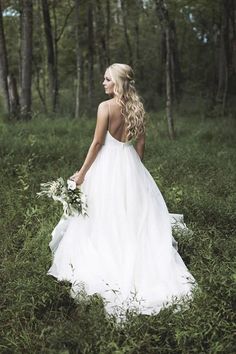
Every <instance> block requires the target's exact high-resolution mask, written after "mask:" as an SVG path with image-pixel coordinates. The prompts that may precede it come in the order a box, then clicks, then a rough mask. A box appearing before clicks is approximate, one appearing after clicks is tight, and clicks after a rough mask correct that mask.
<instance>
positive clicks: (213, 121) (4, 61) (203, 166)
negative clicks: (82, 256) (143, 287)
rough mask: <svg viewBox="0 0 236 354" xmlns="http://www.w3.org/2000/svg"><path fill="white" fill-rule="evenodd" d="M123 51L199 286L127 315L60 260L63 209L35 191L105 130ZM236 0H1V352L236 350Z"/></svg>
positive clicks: (72, 165) (153, 162)
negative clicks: (81, 289)
mask: <svg viewBox="0 0 236 354" xmlns="http://www.w3.org/2000/svg"><path fill="white" fill-rule="evenodd" d="M112 63H127V64H129V65H131V67H132V68H133V69H134V73H135V86H136V88H137V91H138V93H139V95H140V96H141V99H142V102H143V104H144V107H145V111H146V116H147V118H148V119H147V130H146V146H145V154H144V165H145V166H146V167H147V169H148V170H149V171H150V173H151V175H152V177H153V178H154V180H155V182H156V184H157V185H158V187H159V188H160V190H161V192H162V193H163V196H164V199H165V200H166V203H167V206H168V209H169V210H170V212H173V213H182V214H183V215H184V220H185V222H186V224H187V226H188V228H189V232H187V231H185V232H184V231H181V230H178V229H176V230H174V231H173V232H174V237H175V238H176V240H177V241H178V246H179V252H180V254H181V257H182V258H183V260H184V262H185V263H186V265H187V267H188V268H189V269H190V270H191V273H192V274H193V275H194V277H195V278H196V279H197V282H198V284H199V286H200V291H198V292H196V294H195V298H194V301H193V302H192V304H191V306H190V308H189V309H187V310H183V311H181V312H175V311H172V310H173V309H171V308H167V309H164V310H162V311H161V312H160V313H159V314H158V315H153V316H142V315H140V316H137V315H135V314H133V313H132V312H131V313H130V314H129V316H128V321H127V322H125V323H121V324H119V325H117V323H116V321H115V320H114V318H107V317H106V316H104V308H103V303H102V300H101V298H99V297H98V296H96V295H95V296H92V297H91V298H90V299H89V300H88V299H87V300H86V301H84V302H81V303H75V302H74V301H73V300H72V298H71V297H70V296H69V284H68V283H67V282H62V283H59V282H56V281H55V280H54V279H52V278H51V277H49V276H48V275H47V274H46V273H47V269H48V268H49V266H50V262H51V253H50V250H49V248H48V244H49V242H50V239H51V233H52V230H53V228H54V226H55V224H56V223H57V222H58V220H59V218H60V216H61V209H60V207H59V206H58V205H56V204H53V203H51V202H50V201H46V200H39V199H37V198H36V193H37V192H38V191H39V188H40V183H41V182H46V181H49V180H50V179H51V180H52V179H56V178H57V177H60V176H62V177H63V178H64V177H65V178H67V177H68V176H70V175H71V174H72V173H74V172H75V171H76V170H77V169H78V167H79V166H80V165H82V163H83V161H84V159H85V157H86V154H87V151H88V149H89V145H90V143H91V141H92V137H93V132H94V127H95V124H96V114H97V107H98V104H99V103H100V102H102V101H105V100H106V99H107V98H108V97H106V96H105V94H104V89H103V86H102V82H103V77H104V72H105V70H106V68H107V67H108V66H109V65H110V64H112ZM235 129H236V0H215V1H213V0H196V1H193V0H176V1H174V0H64V1H62V0H0V171H1V173H0V197H1V213H0V233H1V247H0V257H1V260H2V262H1V263H2V264H1V273H0V279H1V289H0V294H1V295H0V297H1V303H0V308H1V311H0V338H1V340H0V353H6V354H8V353H17V354H18V353H30V354H32V353H50V354H51V353H52V354H53V353H55V354H80V353H88V354H97V353H100V354H126V353H127V354H169V353H170V354H171V353H173V354H182V353H183V354H191V353H196V354H200V353H203V354H205V353H209V354H216V353H219V354H233V353H235V345H236V344H235V339H234V336H233V331H234V330H235V323H236V319H235V311H234V309H233V304H234V300H235V280H236V276H235V262H234V260H235V248H236V247H235V244H236V242H235V223H236V213H235V202H236V191H235V172H236V160H235V152H236V151H235V146H236V144H235V131H236V130H235Z"/></svg>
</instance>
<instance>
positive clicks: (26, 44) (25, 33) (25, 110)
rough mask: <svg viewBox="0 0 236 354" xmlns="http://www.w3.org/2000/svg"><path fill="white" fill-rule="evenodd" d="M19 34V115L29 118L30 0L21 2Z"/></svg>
mask: <svg viewBox="0 0 236 354" xmlns="http://www.w3.org/2000/svg"><path fill="white" fill-rule="evenodd" d="M22 4H23V10H22V33H21V60H22V61H21V73H22V74H21V97H20V106H21V115H22V117H23V118H26V119H30V118H31V83H32V31H33V8H32V7H33V6H32V0H23V1H22Z"/></svg>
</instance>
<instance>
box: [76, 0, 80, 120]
mask: <svg viewBox="0 0 236 354" xmlns="http://www.w3.org/2000/svg"><path fill="white" fill-rule="evenodd" d="M79 15H80V0H75V34H76V95H75V118H76V119H78V118H79V116H80V79H81V77H80V71H81V53H80V42H79V40H80V39H79V37H80V26H79V23H80V16H79Z"/></svg>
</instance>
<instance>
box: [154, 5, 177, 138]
mask: <svg viewBox="0 0 236 354" xmlns="http://www.w3.org/2000/svg"><path fill="white" fill-rule="evenodd" d="M156 8H157V13H158V15H159V18H160V22H161V25H162V26H163V31H164V34H165V47H166V51H165V52H166V53H165V54H166V58H165V62H166V116H167V123H168V132H169V136H170V138H171V139H174V137H175V131H174V120H173V94H174V93H175V87H176V86H175V74H174V73H175V61H174V54H173V44H172V43H171V34H172V32H173V25H172V24H171V21H170V18H169V12H168V9H167V6H166V4H165V2H164V1H163V0H156ZM172 40H173V37H172Z"/></svg>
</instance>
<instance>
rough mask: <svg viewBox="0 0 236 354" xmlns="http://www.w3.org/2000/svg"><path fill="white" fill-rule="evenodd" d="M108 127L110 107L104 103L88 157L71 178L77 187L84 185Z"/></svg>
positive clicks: (99, 111) (99, 112) (99, 107)
mask: <svg viewBox="0 0 236 354" xmlns="http://www.w3.org/2000/svg"><path fill="white" fill-rule="evenodd" d="M107 126H108V106H107V102H102V103H100V105H99V106H98V112H97V123H96V128H95V132H94V137H93V141H92V143H91V145H90V148H89V150H88V153H87V156H86V158H85V160H84V163H83V165H82V167H81V168H80V170H79V171H77V172H76V173H75V174H74V175H73V176H71V177H70V178H71V179H73V180H74V181H75V182H76V184H77V185H79V184H82V183H83V181H84V177H85V175H86V173H87V171H88V169H89V168H90V166H91V165H92V163H93V162H94V160H95V159H96V157H97V154H98V152H99V150H100V149H101V147H102V145H103V144H104V140H105V136H106V132H107Z"/></svg>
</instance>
